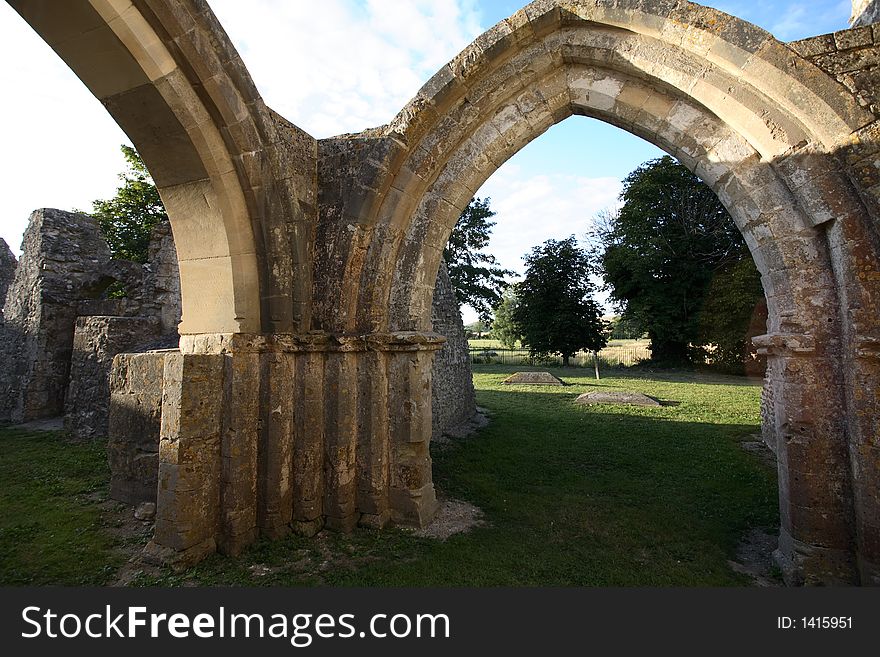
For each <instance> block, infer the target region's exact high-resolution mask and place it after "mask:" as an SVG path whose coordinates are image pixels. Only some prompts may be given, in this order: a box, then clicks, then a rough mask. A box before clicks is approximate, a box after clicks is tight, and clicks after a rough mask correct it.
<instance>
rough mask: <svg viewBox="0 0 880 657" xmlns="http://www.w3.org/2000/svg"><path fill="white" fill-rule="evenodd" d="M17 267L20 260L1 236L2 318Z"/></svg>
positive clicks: (0, 281) (0, 311) (0, 301)
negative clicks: (4, 304) (7, 294)
mask: <svg viewBox="0 0 880 657" xmlns="http://www.w3.org/2000/svg"><path fill="white" fill-rule="evenodd" d="M16 267H18V260H16V258H15V256H14V255H13V253H12V251H11V250H10V248H9V245H8V244H7V243H6V241H5V240H3V239H2V238H0V320H2V318H3V303H4V302H5V300H6V291H7V290H8V289H9V286H10V285H12V279H14V278H15V269H16Z"/></svg>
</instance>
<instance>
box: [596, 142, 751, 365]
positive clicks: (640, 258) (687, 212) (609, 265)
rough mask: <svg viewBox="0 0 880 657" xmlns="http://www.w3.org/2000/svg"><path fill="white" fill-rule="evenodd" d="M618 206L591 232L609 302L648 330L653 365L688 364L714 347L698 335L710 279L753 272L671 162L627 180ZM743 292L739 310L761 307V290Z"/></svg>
mask: <svg viewBox="0 0 880 657" xmlns="http://www.w3.org/2000/svg"><path fill="white" fill-rule="evenodd" d="M621 200H622V201H623V205H622V206H621V208H620V211H619V212H618V213H616V214H615V213H608V214H606V215H605V216H604V217H600V225H599V228H598V230H597V234H598V238H599V242H600V244H601V255H600V258H599V261H600V264H601V268H602V270H603V275H604V278H605V282H606V284H607V285H608V286H609V289H610V292H611V297H612V299H614V300H615V301H617V302H619V304H620V305H621V306H622V307H623V308H624V310H625V314H626V315H627V316H628V317H629V318H631V320H632V321H634V322H635V323H636V324H637V325H640V326H644V327H645V328H646V330H647V333H648V336H649V338H650V339H651V358H652V360H654V361H656V362H663V363H670V364H687V363H691V362H693V361H694V360H695V359H697V358H699V357H701V355H702V353H704V352H703V350H701V349H700V348H699V346H700V345H702V344H706V341H709V342H716V341H717V339H718V336H717V335H713V334H711V332H703V333H701V331H700V316H701V310H702V308H703V306H704V301H705V299H706V295H707V292H708V290H709V287H710V284H711V282H712V280H713V278H715V277H716V276H717V275H719V274H720V273H721V272H724V271H725V270H727V269H729V268H730V267H732V266H734V265H735V264H737V263H740V262H743V261H748V265H743V266H744V267H747V266H751V268H752V269H754V264H753V263H752V262H751V257H750V255H749V253H748V249H747V247H746V244H745V241H744V240H743V238H742V236H741V235H740V233H739V231H738V230H737V228H736V225H735V224H734V222H733V220H732V219H731V217H730V215H729V214H728V213H727V210H726V209H725V208H724V206H723V205H722V204H721V202H720V201H719V200H718V197H717V196H715V193H714V192H713V191H712V190H711V189H709V187H707V186H706V185H705V184H704V183H703V182H702V181H700V179H699V178H698V177H697V176H695V175H694V174H692V173H691V172H690V171H688V170H687V169H686V168H685V167H683V166H682V165H680V164H678V163H677V162H675V160H673V159H672V158H671V157H669V156H664V157H661V158H659V159H656V160H651V161H650V162H646V163H645V164H643V165H642V166H640V167H639V168H638V169H636V170H635V171H633V172H632V173H631V174H630V175H629V176H627V178H626V179H625V180H624V183H623V192H622V193H621ZM744 280H748V281H752V282H754V281H755V280H757V279H756V278H755V277H753V276H752V277H748V276H747V277H745V279H744ZM749 289H750V292H749V293H748V294H749V296H750V299H751V301H750V302H743V303H738V304H737V307H738V308H739V307H741V306H744V305H748V304H749V303H751V307H754V305H755V303H756V302H757V301H758V300H759V299H760V297H761V294H762V292H761V288H760V285H757V286H754V285H752V286H751V287H750V288H749ZM732 311H733V309H732V308H731V309H730V312H732ZM694 347H697V349H696V350H694Z"/></svg>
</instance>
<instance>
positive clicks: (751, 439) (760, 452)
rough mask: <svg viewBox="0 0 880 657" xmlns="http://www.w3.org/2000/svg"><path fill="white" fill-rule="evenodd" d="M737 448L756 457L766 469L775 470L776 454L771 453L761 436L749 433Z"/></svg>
mask: <svg viewBox="0 0 880 657" xmlns="http://www.w3.org/2000/svg"><path fill="white" fill-rule="evenodd" d="M739 446H740V447H742V448H743V449H744V450H745V451H747V452H748V453H749V454H754V455H755V456H757V457H758V458H759V459H760V460H761V462H762V463H763V464H764V465H766V466H767V467H768V468H771V469H773V470H776V454H774V453H773V450H772V449H770V448H769V447H767V443H765V442H764V441H763V439H762V438H761V434H759V433H751V434H749V435H748V436H745V437H744V438H743V439H742V440H741V441H740V443H739Z"/></svg>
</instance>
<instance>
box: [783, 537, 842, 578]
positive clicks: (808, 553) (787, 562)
mask: <svg viewBox="0 0 880 657" xmlns="http://www.w3.org/2000/svg"><path fill="white" fill-rule="evenodd" d="M773 561H774V562H775V563H776V565H777V566H778V567H779V569H780V570H781V571H782V579H783V581H784V582H785V584H786V585H787V586H852V585H857V584H858V583H859V576H858V572H857V571H856V568H855V563H854V562H853V553H852V551H851V550H836V549H831V548H823V547H820V546H817V545H807V544H806V543H802V542H801V541H798V540H795V539H793V538H791V537H790V536H789V535H788V534H787V533H786V532H785V530H783V531H782V532H781V533H780V536H779V549H778V550H776V551H774V552H773Z"/></svg>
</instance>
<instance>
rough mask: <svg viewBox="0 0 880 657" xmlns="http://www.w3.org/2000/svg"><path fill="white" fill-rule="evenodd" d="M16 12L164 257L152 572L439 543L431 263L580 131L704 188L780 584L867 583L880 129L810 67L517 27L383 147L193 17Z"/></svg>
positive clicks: (116, 11) (638, 33)
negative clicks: (782, 577) (224, 556)
mask: <svg viewBox="0 0 880 657" xmlns="http://www.w3.org/2000/svg"><path fill="white" fill-rule="evenodd" d="M12 4H13V5H14V6H15V7H16V8H17V10H18V11H19V12H20V13H21V14H22V15H23V16H24V17H25V19H26V20H27V21H28V22H29V23H30V24H31V25H33V26H34V27H35V28H36V29H37V30H38V31H39V32H40V33H41V35H42V36H43V38H44V39H45V40H46V41H47V42H49V43H50V45H52V46H53V48H55V49H56V51H57V52H58V53H59V55H60V56H61V57H62V58H63V59H64V60H65V61H66V62H68V63H69V64H70V65H71V67H72V68H73V69H74V70H75V72H77V74H78V75H80V77H81V78H82V79H83V80H84V82H86V84H87V85H88V86H89V88H90V89H91V90H92V91H93V93H94V94H95V95H96V96H97V97H98V98H100V99H101V100H102V101H103V102H104V104H105V106H106V107H107V108H108V110H109V111H110V112H111V114H112V115H113V116H114V117H115V118H116V120H117V121H118V122H119V123H120V125H122V126H123V128H124V129H125V130H126V131H127V132H128V134H129V136H130V137H131V138H132V142H133V143H134V145H135V146H136V147H137V148H138V150H139V151H140V152H141V154H142V155H143V156H144V159H145V161H146V163H147V165H148V167H149V168H150V170H151V172H152V173H153V176H154V179H155V180H156V182H157V184H158V186H159V187H160V191H161V193H162V197H163V201H164V202H165V205H166V208H167V209H168V212H169V216H170V217H171V221H172V226H173V229H174V232H175V239H176V240H177V243H178V249H179V253H180V259H181V267H180V270H181V281H182V287H183V304H184V309H183V312H184V318H183V328H182V332H183V333H184V335H183V338H182V340H181V348H182V353H181V354H179V355H177V356H175V357H174V358H170V359H169V360H168V361H167V362H166V364H165V367H164V372H163V377H164V379H163V380H164V386H165V394H164V395H163V409H162V448H161V449H160V453H161V454H162V456H161V463H160V476H159V482H160V483H159V504H158V507H159V508H158V516H157V525H156V535H155V537H154V542H153V546H152V548H151V549H152V551H153V553H154V555H155V556H157V557H159V558H162V559H167V560H172V561H178V562H180V563H189V562H193V561H195V560H198V559H199V558H202V557H203V556H204V555H205V554H207V553H209V552H211V551H213V550H215V549H218V548H219V549H221V550H223V551H226V552H229V553H233V554H234V553H237V552H239V551H240V550H241V549H243V548H244V547H245V546H246V545H248V544H249V543H250V542H252V541H253V540H254V539H255V538H256V536H257V535H258V534H261V533H262V534H264V535H267V536H278V535H281V534H283V533H285V532H287V531H291V530H294V531H303V532H306V533H308V532H311V531H314V530H315V529H316V528H317V527H320V526H321V525H324V524H326V525H330V526H335V527H337V528H340V529H346V528H350V527H352V526H354V525H356V524H358V523H361V524H366V525H370V526H383V525H384V524H386V523H387V522H389V521H395V522H401V523H410V524H424V523H426V522H428V521H429V520H430V517H431V515H432V513H433V509H434V507H435V505H436V502H435V499H434V490H433V485H432V481H431V464H430V457H429V453H428V441H429V439H430V434H431V431H430V425H431V421H430V420H431V418H430V398H431V395H430V391H431V379H430V368H431V360H432V354H433V352H434V351H435V350H436V349H437V348H438V347H439V345H440V344H442V338H441V337H440V336H437V335H434V334H432V333H431V331H430V326H431V324H430V308H431V296H432V292H433V285H434V281H435V280H436V276H437V271H438V267H439V264H440V253H441V251H442V246H443V245H444V244H445V242H446V240H447V239H448V236H449V233H450V231H451V230H452V226H453V225H454V223H455V219H456V218H457V217H458V215H459V214H460V212H461V210H462V209H463V207H464V204H466V203H467V201H468V199H470V198H471V197H472V196H473V195H474V193H475V192H476V191H477V189H478V188H479V186H480V185H481V184H482V182H483V181H485V180H486V179H487V178H488V176H489V175H491V173H492V172H493V171H495V170H496V169H497V168H498V167H499V166H500V165H501V164H502V163H503V162H504V161H505V160H506V159H507V158H509V157H510V156H511V155H512V154H513V153H515V152H517V151H518V150H519V149H520V148H522V147H523V145H525V144H526V143H528V142H529V141H530V140H531V139H534V138H535V137H536V136H538V135H540V134H541V133H542V132H543V131H545V130H546V129H547V128H548V127H549V126H551V125H553V124H555V123H558V122H559V121H561V120H563V119H565V118H566V117H568V116H571V115H575V114H583V115H586V116H591V117H594V118H597V119H600V120H602V121H605V122H608V123H611V124H613V125H616V126H618V127H621V128H623V129H624V130H627V131H629V132H632V133H634V134H636V135H639V136H641V137H643V138H645V139H647V140H648V141H650V142H651V143H654V144H655V145H657V146H659V147H660V148H661V149H663V150H665V151H667V152H668V153H670V154H671V155H673V156H674V157H675V158H676V159H678V160H679V161H680V162H682V163H683V164H685V165H686V166H687V167H688V168H690V169H692V170H693V171H694V172H695V173H696V174H697V175H698V176H700V177H701V178H702V179H703V180H704V181H706V182H707V184H709V185H710V186H711V187H712V188H713V189H714V191H715V192H716V194H717V195H718V197H719V199H721V201H722V202H723V203H724V205H725V206H726V207H727V208H728V210H729V211H730V212H731V214H732V215H733V217H734V220H735V221H736V222H737V225H738V227H739V228H740V230H741V231H742V233H743V236H744V238H745V239H746V242H747V243H748V245H749V248H750V250H751V253H752V256H753V258H754V260H755V263H756V265H757V266H758V269H759V270H760V272H761V274H762V281H763V285H764V289H765V293H766V296H767V300H768V306H769V312H770V320H769V323H768V331H767V333H766V334H765V335H764V336H762V337H761V338H760V339H758V341H757V342H758V344H759V346H760V347H761V348H762V349H763V350H765V351H766V352H767V354H768V357H769V359H770V366H769V373H768V378H769V379H770V381H771V386H772V389H773V408H774V410H773V419H772V425H773V430H774V432H775V434H776V436H777V441H778V444H779V446H780V449H779V455H780V466H779V479H780V490H781V494H780V510H781V517H782V531H781V537H780V555H781V562H782V563H783V566H784V567H785V569H786V570H787V572H789V573H790V574H791V575H790V578H791V580H792V581H799V580H800V581H808V582H820V583H836V582H850V583H852V582H862V583H877V582H878V581H880V494H878V492H877V491H878V490H880V445H878V443H877V436H878V435H880V399H878V397H877V395H876V394H872V392H871V391H876V390H878V389H880V360H878V359H877V354H878V352H880V349H878V347H877V345H878V344H880V326H878V323H877V319H876V318H877V316H878V315H880V300H878V299H880V284H878V281H880V274H878V272H880V266H878V264H880V238H878V235H877V229H876V225H877V217H878V216H880V211H878V209H880V204H878V201H880V186H878V185H877V166H876V165H875V164H874V163H875V161H876V155H877V153H878V152H880V139H878V136H877V135H880V128H878V127H877V126H878V123H877V117H876V116H875V115H874V114H873V113H872V111H871V108H870V103H868V104H867V105H865V104H863V103H860V102H859V99H858V98H857V95H856V94H855V93H854V92H852V91H850V90H848V89H847V88H846V87H845V86H844V85H843V84H841V83H840V82H839V81H838V80H837V79H836V78H835V77H833V76H832V75H831V74H829V73H827V72H826V71H825V70H822V69H821V68H819V67H817V65H815V64H814V63H813V62H812V61H810V60H809V59H808V56H809V55H808V54H803V55H802V54H799V53H798V52H796V51H795V50H794V49H792V48H791V47H789V46H787V45H786V44H782V43H780V42H778V41H777V40H776V39H774V38H773V37H772V36H771V35H770V34H768V33H766V32H764V31H763V30H760V29H758V28H756V27H754V26H752V25H750V24H748V23H745V22H743V21H740V20H738V19H735V18H733V17H730V16H727V15H725V14H722V13H721V12H718V11H715V10H713V9H710V8H707V7H702V6H699V5H695V4H691V3H689V2H678V1H676V2H666V1H661V2H656V3H648V2H643V1H642V0H615V1H609V2H604V1H603V2H598V3H597V2H586V1H584V2H581V1H574V2H558V1H556V0H537V1H536V2H533V3H532V4H530V5H527V6H526V7H525V8H524V9H522V10H520V11H519V12H517V13H516V14H514V15H513V16H511V17H510V18H509V19H506V20H504V21H502V22H501V23H499V24H498V25H496V26H495V27H493V28H492V29H490V30H489V31H488V32H487V33H485V34H484V35H482V36H481V37H479V38H478V39H477V40H476V41H475V42H474V43H473V44H472V45H471V46H469V47H468V48H466V49H465V51H463V53H462V54H460V55H459V56H458V57H456V58H455V59H453V60H452V61H451V62H450V63H449V64H447V65H446V66H444V67H443V68H442V69H441V70H440V71H439V72H438V73H437V74H436V75H435V76H434V77H433V78H432V79H431V80H430V81H428V83H427V84H426V85H425V86H424V87H423V89H422V90H421V91H420V92H419V93H418V95H417V96H416V98H415V99H413V101H412V102H411V103H409V104H408V105H407V106H406V107H405V108H404V109H403V110H402V111H401V112H400V113H399V114H398V116H397V117H395V118H394V119H393V120H392V121H391V122H390V123H389V124H387V125H385V126H382V127H380V128H376V129H374V130H368V131H365V132H363V133H360V134H358V135H345V136H341V137H338V138H334V139H325V140H315V139H313V138H312V137H311V136H309V135H307V134H305V133H304V132H303V131H301V130H299V129H298V128H296V126H294V125H293V124H291V123H290V122H288V121H286V120H285V119H283V118H282V117H280V116H278V115H277V114H276V113H274V112H272V111H271V110H270V109H268V108H267V107H266V106H265V105H264V104H263V102H262V100H261V99H260V97H259V94H258V92H257V91H256V89H255V88H254V85H253V83H252V81H251V80H250V77H249V75H248V74H247V71H246V70H245V67H244V65H243V64H242V62H241V60H240V59H239V58H238V56H237V54H236V53H235V51H234V49H233V48H232V46H231V44H230V43H229V40H228V38H227V37H226V35H225V33H224V32H223V31H222V28H221V27H220V26H219V25H218V24H217V21H216V18H215V17H214V16H213V14H212V13H211V12H210V9H208V8H207V6H205V4H204V3H202V2H198V1H196V0H155V1H150V2H135V3H134V4H131V3H122V2H115V0H77V1H76V2H70V3H66V4H65V11H64V12H49V11H47V10H45V8H44V7H43V3H27V2H13V3H12ZM862 36H863V35H862V33H859V38H862ZM871 39H873V37H871ZM832 41H833V39H832ZM823 52H824V51H823ZM96 54H97V55H100V56H97V57H96ZM816 62H817V63H821V61H820V60H816ZM169 153H173V154H174V155H175V156H174V157H168V154H169Z"/></svg>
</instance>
